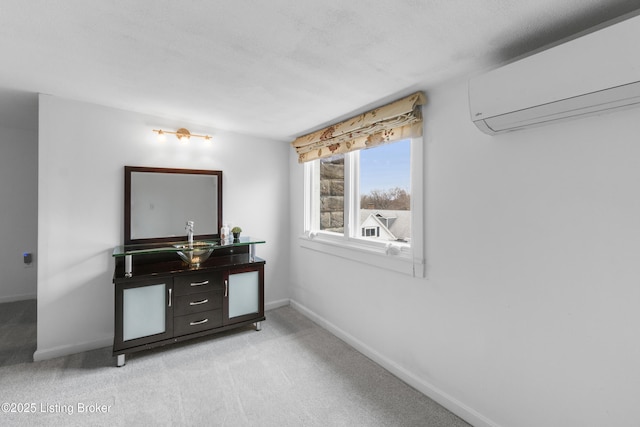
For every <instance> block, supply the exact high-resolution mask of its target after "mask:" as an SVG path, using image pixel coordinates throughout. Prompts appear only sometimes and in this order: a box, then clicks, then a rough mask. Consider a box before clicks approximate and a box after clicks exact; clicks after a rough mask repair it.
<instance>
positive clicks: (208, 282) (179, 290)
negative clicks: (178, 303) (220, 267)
mask: <svg viewBox="0 0 640 427" xmlns="http://www.w3.org/2000/svg"><path fill="white" fill-rule="evenodd" d="M223 288H224V283H223V280H222V273H221V272H213V273H199V274H188V275H182V276H177V277H174V278H173V290H174V292H175V294H176V296H180V295H190V294H197V293H200V292H207V291H211V290H214V289H223Z"/></svg>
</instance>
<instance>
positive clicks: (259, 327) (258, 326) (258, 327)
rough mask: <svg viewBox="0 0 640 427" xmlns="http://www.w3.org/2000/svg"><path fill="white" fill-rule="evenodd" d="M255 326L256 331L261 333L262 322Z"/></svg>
mask: <svg viewBox="0 0 640 427" xmlns="http://www.w3.org/2000/svg"><path fill="white" fill-rule="evenodd" d="M254 325H256V331H261V330H262V324H261V323H260V322H256V323H254Z"/></svg>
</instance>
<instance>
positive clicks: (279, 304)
mask: <svg viewBox="0 0 640 427" xmlns="http://www.w3.org/2000/svg"><path fill="white" fill-rule="evenodd" d="M289 302H290V300H289V298H285V299H281V300H278V301H270V302H266V303H265V304H264V311H269V310H275V309H276V308H280V307H285V306H287V305H289Z"/></svg>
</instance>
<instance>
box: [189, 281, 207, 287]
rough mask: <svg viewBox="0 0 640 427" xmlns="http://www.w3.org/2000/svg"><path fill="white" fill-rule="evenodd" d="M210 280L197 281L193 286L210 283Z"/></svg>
mask: <svg viewBox="0 0 640 427" xmlns="http://www.w3.org/2000/svg"><path fill="white" fill-rule="evenodd" d="M208 284H209V281H208V280H205V281H204V282H196V283H192V284H191V286H204V285H208Z"/></svg>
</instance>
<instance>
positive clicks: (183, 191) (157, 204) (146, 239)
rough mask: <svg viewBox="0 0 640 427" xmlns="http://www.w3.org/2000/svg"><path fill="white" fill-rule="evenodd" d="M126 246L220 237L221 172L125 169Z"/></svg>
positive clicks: (142, 168) (131, 167)
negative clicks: (190, 227)
mask: <svg viewBox="0 0 640 427" xmlns="http://www.w3.org/2000/svg"><path fill="white" fill-rule="evenodd" d="M124 216H125V244H135V243H156V242H166V241H177V240H185V239H186V233H187V232H186V230H185V224H186V222H187V221H194V222H195V227H194V231H195V233H194V234H195V238H198V239H213V238H218V237H219V235H218V233H219V230H220V226H221V224H222V171H210V170H194V169H165V168H145V167H134V166H125V214H124Z"/></svg>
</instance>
